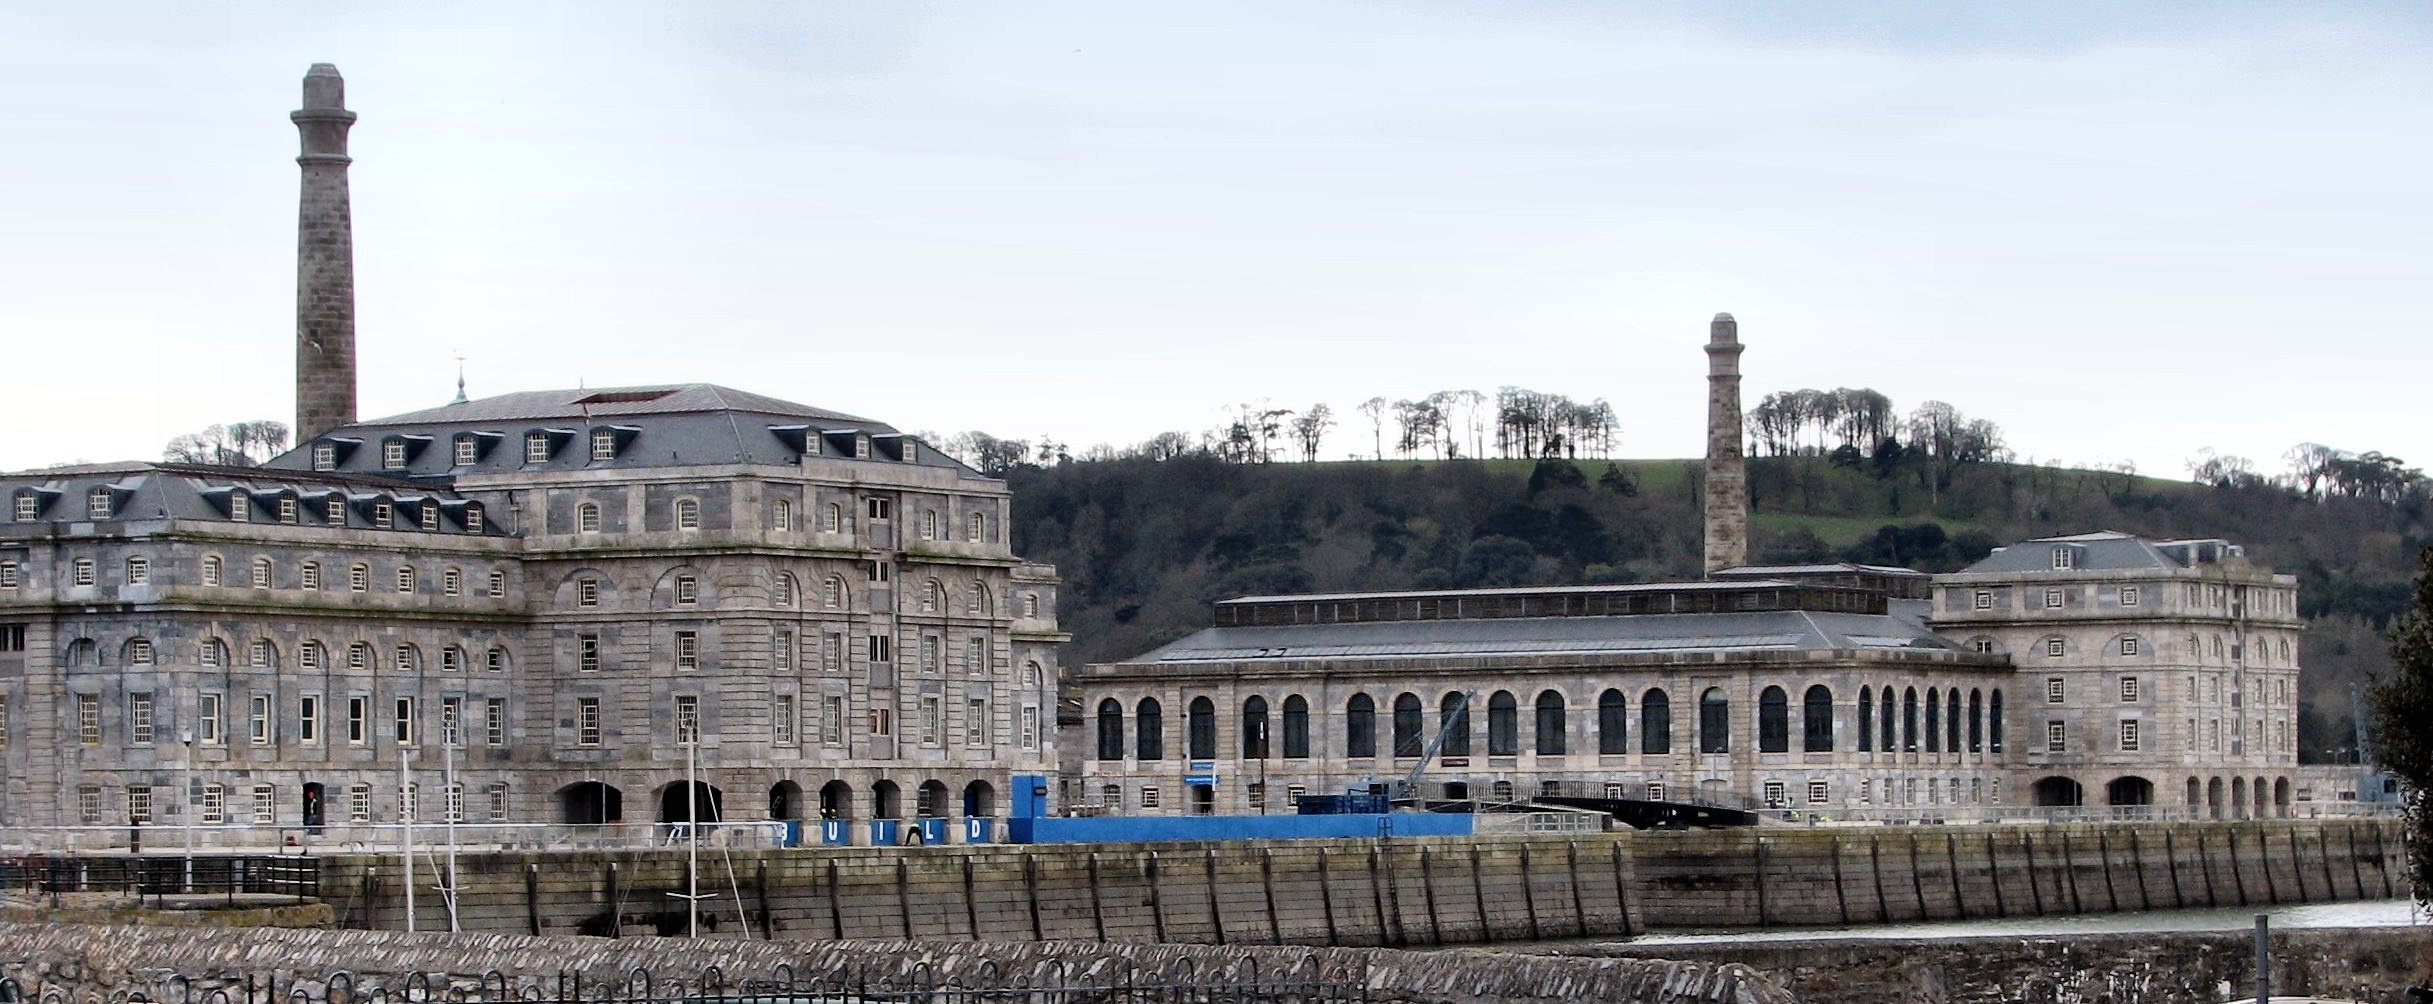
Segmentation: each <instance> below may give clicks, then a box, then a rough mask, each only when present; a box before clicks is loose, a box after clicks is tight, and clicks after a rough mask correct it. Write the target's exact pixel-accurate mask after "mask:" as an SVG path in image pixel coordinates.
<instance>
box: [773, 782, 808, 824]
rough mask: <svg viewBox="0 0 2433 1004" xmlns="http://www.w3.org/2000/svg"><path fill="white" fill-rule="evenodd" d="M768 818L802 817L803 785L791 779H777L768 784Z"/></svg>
mask: <svg viewBox="0 0 2433 1004" xmlns="http://www.w3.org/2000/svg"><path fill="white" fill-rule="evenodd" d="M769 818H770V819H801V818H803V786H802V785H799V784H796V783H794V782H792V781H779V782H777V783H776V784H773V785H770V786H769Z"/></svg>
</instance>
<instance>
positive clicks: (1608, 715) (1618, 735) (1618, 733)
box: [1597, 690, 1630, 756]
mask: <svg viewBox="0 0 2433 1004" xmlns="http://www.w3.org/2000/svg"><path fill="white" fill-rule="evenodd" d="M1628 752H1630V700H1629V699H1628V698H1625V697H1623V696H1622V692H1621V691H1619V690H1607V691H1606V692H1604V693H1602V694H1598V695H1597V754H1598V755H1599V756H1620V755H1622V754H1624V753H1628Z"/></svg>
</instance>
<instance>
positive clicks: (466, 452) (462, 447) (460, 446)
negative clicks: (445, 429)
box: [456, 436, 481, 467]
mask: <svg viewBox="0 0 2433 1004" xmlns="http://www.w3.org/2000/svg"><path fill="white" fill-rule="evenodd" d="M479 459H481V446H480V444H478V443H476V442H474V439H473V437H471V436H458V437H456V466H458V467H471V466H473V462H474V461H476V460H479Z"/></svg>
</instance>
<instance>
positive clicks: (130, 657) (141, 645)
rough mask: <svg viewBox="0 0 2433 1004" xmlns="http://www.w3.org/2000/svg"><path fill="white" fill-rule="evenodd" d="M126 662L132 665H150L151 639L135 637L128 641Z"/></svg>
mask: <svg viewBox="0 0 2433 1004" xmlns="http://www.w3.org/2000/svg"><path fill="white" fill-rule="evenodd" d="M127 664H128V665H132V666H149V665H152V641H151V640H150V639H148V638H137V639H135V640H134V641H131V642H128V643H127Z"/></svg>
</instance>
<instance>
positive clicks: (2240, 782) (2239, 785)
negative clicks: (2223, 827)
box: [2230, 777, 2247, 819]
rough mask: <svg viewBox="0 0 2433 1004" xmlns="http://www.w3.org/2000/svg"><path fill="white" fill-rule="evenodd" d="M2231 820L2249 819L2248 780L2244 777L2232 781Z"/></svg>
mask: <svg viewBox="0 0 2433 1004" xmlns="http://www.w3.org/2000/svg"><path fill="white" fill-rule="evenodd" d="M2230 818H2232V819H2245V818H2247V779H2246V778H2243V777H2234V778H2231V779H2230Z"/></svg>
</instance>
